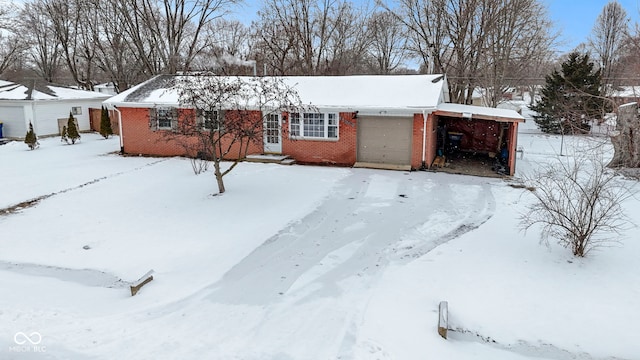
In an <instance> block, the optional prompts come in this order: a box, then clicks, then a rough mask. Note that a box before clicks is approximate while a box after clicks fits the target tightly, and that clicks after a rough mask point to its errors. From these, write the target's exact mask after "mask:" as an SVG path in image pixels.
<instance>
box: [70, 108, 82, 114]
mask: <svg viewBox="0 0 640 360" xmlns="http://www.w3.org/2000/svg"><path fill="white" fill-rule="evenodd" d="M71 114H73V115H82V106H72V107H71Z"/></svg>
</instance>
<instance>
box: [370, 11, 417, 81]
mask: <svg viewBox="0 0 640 360" xmlns="http://www.w3.org/2000/svg"><path fill="white" fill-rule="evenodd" d="M367 29H368V31H367V32H368V34H369V37H370V42H369V46H368V54H369V56H370V57H371V59H372V60H373V63H374V69H375V72H376V73H378V74H390V73H392V72H393V71H394V70H396V69H397V68H398V67H399V66H400V65H401V64H402V63H403V61H404V60H405V58H406V57H407V37H406V30H405V27H404V26H403V24H402V23H401V22H400V21H399V20H398V18H396V17H395V16H394V15H393V14H392V13H390V12H388V11H384V12H376V13H374V14H373V15H372V16H371V17H370V18H369V22H368V26H367Z"/></svg>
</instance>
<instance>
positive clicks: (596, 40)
mask: <svg viewBox="0 0 640 360" xmlns="http://www.w3.org/2000/svg"><path fill="white" fill-rule="evenodd" d="M628 33H629V17H628V16H627V12H626V11H625V10H624V8H623V7H622V5H620V3H619V2H618V1H617V0H612V1H610V2H609V3H608V4H607V5H605V7H604V9H602V13H600V15H598V18H597V19H596V24H595V26H594V27H593V30H591V36H590V37H589V47H590V48H591V49H592V50H593V52H594V53H595V54H596V57H597V59H598V61H599V65H600V68H601V69H602V77H603V80H604V83H605V84H607V85H617V84H614V83H613V82H614V79H615V78H616V76H617V71H618V69H617V66H618V63H619V59H620V52H621V51H620V50H621V48H622V45H623V43H624V41H625V38H626V36H627V34H628Z"/></svg>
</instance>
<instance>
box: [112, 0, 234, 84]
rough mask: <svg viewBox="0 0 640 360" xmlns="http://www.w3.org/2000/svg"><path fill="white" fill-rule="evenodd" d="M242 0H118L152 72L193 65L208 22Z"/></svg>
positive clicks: (133, 41) (187, 67) (127, 30)
mask: <svg viewBox="0 0 640 360" xmlns="http://www.w3.org/2000/svg"><path fill="white" fill-rule="evenodd" d="M237 2H238V0H202V1H188V0H161V1H160V0H118V3H119V5H120V9H121V12H122V15H123V19H124V23H125V25H126V26H125V31H126V32H127V34H128V36H129V38H130V41H131V42H132V44H133V45H134V46H135V48H136V50H137V52H138V55H139V57H140V59H141V60H142V62H143V64H144V66H145V68H146V70H147V71H148V72H149V73H150V74H158V73H160V72H163V71H164V72H166V73H169V74H175V73H176V72H177V71H179V70H188V69H190V68H191V62H192V61H193V59H194V57H195V56H196V55H197V54H198V53H199V52H200V51H202V49H203V48H205V47H206V43H207V41H206V40H207V39H203V38H202V36H201V35H202V34H203V32H204V29H205V27H206V26H207V24H209V23H211V22H212V21H214V20H215V19H216V18H218V17H220V16H222V15H224V14H225V13H226V12H227V11H228V7H229V6H231V5H233V4H236V3H237Z"/></svg>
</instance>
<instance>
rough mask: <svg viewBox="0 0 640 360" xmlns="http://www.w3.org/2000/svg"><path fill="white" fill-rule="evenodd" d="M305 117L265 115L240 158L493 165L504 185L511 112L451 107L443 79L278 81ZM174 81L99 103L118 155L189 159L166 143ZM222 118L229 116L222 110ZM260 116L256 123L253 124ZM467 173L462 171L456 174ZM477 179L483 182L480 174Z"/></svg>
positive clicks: (513, 134) (512, 148)
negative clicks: (117, 129) (257, 137)
mask: <svg viewBox="0 0 640 360" xmlns="http://www.w3.org/2000/svg"><path fill="white" fill-rule="evenodd" d="M282 79H283V80H284V81H285V82H286V83H287V84H288V85H289V86H291V87H292V88H293V89H294V90H296V91H297V93H298V95H299V96H300V99H301V101H302V103H303V104H305V105H309V106H310V107H309V108H310V109H313V110H305V111H307V112H302V113H283V114H273V115H269V116H267V117H266V120H265V121H264V123H263V129H262V132H263V134H264V136H263V138H262V142H261V143H258V144H252V145H251V146H250V148H249V154H282V155H288V156H290V157H291V158H293V159H295V160H296V162H298V163H303V164H325V165H336V166H362V167H377V168H390V169H402V170H411V169H413V170H417V169H428V168H432V164H433V162H434V160H435V159H436V157H438V156H440V157H441V158H442V159H445V160H446V161H445V165H452V166H446V167H443V168H442V169H443V170H444V171H451V169H454V168H456V166H453V164H456V165H460V166H459V168H460V171H457V170H456V172H460V173H470V174H474V173H475V172H473V171H470V172H469V171H464V167H465V166H467V167H468V168H471V167H472V164H475V165H473V166H476V167H477V166H478V164H480V165H484V166H485V167H486V168H487V169H489V170H487V173H491V172H492V171H493V170H492V169H494V170H495V166H494V165H493V163H492V162H493V161H495V162H497V161H498V159H501V160H502V164H503V171H502V173H504V174H507V175H513V173H514V171H515V162H516V157H515V152H516V143H517V129H518V123H520V122H523V121H524V118H523V117H522V116H520V115H519V114H518V113H517V112H515V111H513V110H505V109H494V108H485V107H478V106H468V105H458V104H450V103H447V102H448V99H449V98H448V86H447V80H446V77H445V76H444V75H376V76H368V75H360V76H314V77H312V76H309V77H283V78H282ZM174 84H175V76H172V75H160V76H157V77H155V78H153V79H151V80H149V81H147V82H145V83H142V84H140V85H138V86H136V87H133V88H131V89H129V90H127V91H125V92H123V93H121V94H119V95H116V96H114V97H112V98H110V99H108V100H107V101H105V105H106V106H108V107H109V108H111V109H114V110H115V112H116V114H117V116H119V118H120V124H121V125H120V126H121V134H122V136H121V147H122V150H123V152H124V153H128V154H144V155H156V156H183V155H184V156H194V154H188V153H186V152H185V149H184V147H182V146H180V145H179V144H177V143H175V142H172V141H167V140H166V137H163V134H162V133H163V132H166V131H171V129H172V121H177V118H176V117H175V116H174V115H175V114H177V113H178V110H177V109H178V108H179V107H180V106H179V104H178V101H177V95H176V91H175V90H174V89H172V87H173V85H174ZM224 110H225V112H226V113H229V112H232V111H233V110H234V109H224ZM257 115H260V114H257ZM465 164H466V165H465ZM479 174H482V173H481V172H480V173H479Z"/></svg>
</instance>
